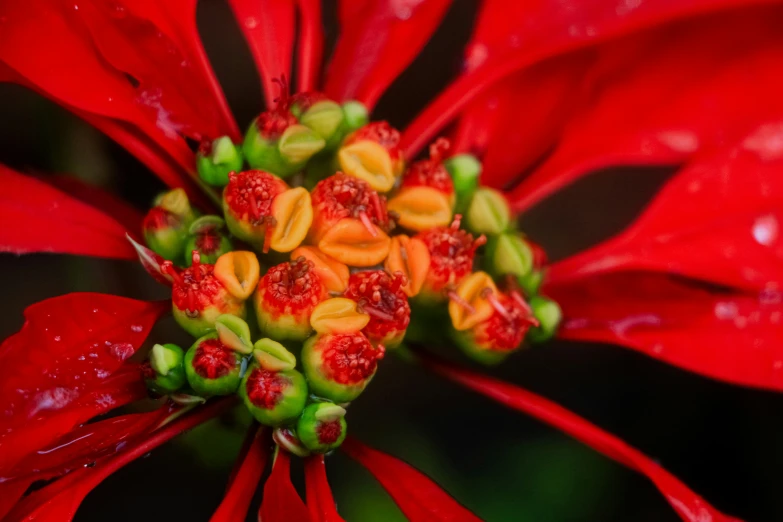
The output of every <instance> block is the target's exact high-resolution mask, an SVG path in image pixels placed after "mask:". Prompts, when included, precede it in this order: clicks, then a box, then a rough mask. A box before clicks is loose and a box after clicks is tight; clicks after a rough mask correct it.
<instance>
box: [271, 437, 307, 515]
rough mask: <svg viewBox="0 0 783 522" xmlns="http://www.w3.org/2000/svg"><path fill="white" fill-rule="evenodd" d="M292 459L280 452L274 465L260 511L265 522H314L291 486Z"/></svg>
mask: <svg viewBox="0 0 783 522" xmlns="http://www.w3.org/2000/svg"><path fill="white" fill-rule="evenodd" d="M290 459H291V457H290V456H289V455H288V453H286V452H285V451H284V450H279V451H278V452H277V455H276V457H275V462H274V464H273V465H272V473H271V474H270V475H269V478H268V479H267V480H266V484H265V485H264V498H263V500H262V501H261V509H259V510H258V520H263V522H312V519H311V518H310V513H309V512H308V511H307V507H306V506H305V504H304V502H302V499H301V497H300V496H299V493H297V492H296V488H294V485H293V484H291V477H290V469H291V460H290Z"/></svg>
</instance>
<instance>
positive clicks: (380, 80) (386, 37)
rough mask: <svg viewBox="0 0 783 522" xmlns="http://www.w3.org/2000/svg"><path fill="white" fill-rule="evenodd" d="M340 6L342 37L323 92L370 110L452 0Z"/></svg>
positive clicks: (348, 1) (350, 0) (344, 0)
mask: <svg viewBox="0 0 783 522" xmlns="http://www.w3.org/2000/svg"><path fill="white" fill-rule="evenodd" d="M342 4H357V5H350V7H342ZM340 5H341V7H340V15H341V18H340V26H341V32H340V37H339V39H338V40H337V46H336V47H335V51H334V55H333V56H332V60H331V62H330V63H329V72H328V75H327V82H326V87H325V92H326V93H327V94H328V95H330V96H331V97H333V98H335V99H338V100H349V99H355V100H359V101H360V102H362V103H364V104H365V105H367V107H369V108H372V107H373V106H374V105H375V103H376V102H377V101H378V99H379V98H380V97H381V95H382V94H383V92H384V91H385V90H386V88H387V87H388V86H389V85H390V84H391V83H392V81H394V79H395V78H397V76H399V74H400V73H401V72H402V71H403V70H405V68H406V67H407V66H408V65H409V64H410V63H411V62H412V61H413V59H414V58H415V57H416V55H418V53H419V51H420V50H421V49H422V48H423V47H424V45H425V44H426V43H427V41H428V40H429V39H430V36H432V34H433V33H434V32H435V29H436V28H437V27H438V25H439V24H440V21H441V19H442V18H443V16H444V15H445V14H446V10H447V9H448V7H449V6H450V5H451V0H402V1H397V2H391V1H379V2H355V0H341V2H340Z"/></svg>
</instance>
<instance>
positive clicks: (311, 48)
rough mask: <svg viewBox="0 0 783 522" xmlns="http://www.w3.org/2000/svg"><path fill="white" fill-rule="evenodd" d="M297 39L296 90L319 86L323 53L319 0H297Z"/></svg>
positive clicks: (311, 88) (304, 90) (310, 89)
mask: <svg viewBox="0 0 783 522" xmlns="http://www.w3.org/2000/svg"><path fill="white" fill-rule="evenodd" d="M296 5H297V8H298V10H299V25H300V29H299V41H298V42H297V51H298V60H297V61H298V63H297V89H296V90H297V92H310V91H314V90H316V89H317V88H318V87H319V81H318V79H319V76H320V74H321V60H322V59H323V54H324V49H323V47H324V34H323V33H324V30H323V26H322V23H321V0H297V1H296Z"/></svg>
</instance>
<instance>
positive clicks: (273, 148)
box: [242, 121, 326, 178]
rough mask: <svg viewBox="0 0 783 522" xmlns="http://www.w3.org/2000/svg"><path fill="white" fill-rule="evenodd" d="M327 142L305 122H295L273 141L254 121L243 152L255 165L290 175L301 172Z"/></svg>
mask: <svg viewBox="0 0 783 522" xmlns="http://www.w3.org/2000/svg"><path fill="white" fill-rule="evenodd" d="M325 145H326V142H325V141H324V139H323V138H322V137H320V136H319V135H318V134H316V133H315V132H314V131H312V130H311V129H308V128H307V127H305V126H304V125H291V126H290V127H288V128H287V129H286V130H285V131H284V132H283V134H282V135H281V136H280V138H279V139H274V140H269V139H267V138H265V137H263V136H262V135H261V133H260V132H259V130H258V126H257V125H256V122H255V121H253V122H252V123H251V124H250V127H249V128H248V130H247V133H246V134H245V140H244V141H243V143H242V151H243V152H244V155H245V158H246V159H247V163H248V164H249V165H250V166H251V167H252V168H254V169H261V170H265V171H267V172H271V173H272V174H276V175H277V176H280V177H281V178H286V177H288V176H291V175H292V174H295V173H297V172H299V171H301V170H302V169H303V168H304V166H305V165H306V164H307V161H308V160H309V159H310V158H312V157H313V156H314V155H315V154H317V153H318V152H320V151H321V150H322V149H323V148H324V146H325Z"/></svg>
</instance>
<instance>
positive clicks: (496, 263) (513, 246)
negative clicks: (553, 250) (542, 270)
mask: <svg viewBox="0 0 783 522" xmlns="http://www.w3.org/2000/svg"><path fill="white" fill-rule="evenodd" d="M484 264H485V268H486V270H487V271H488V272H490V273H491V274H492V275H494V276H496V277H499V276H503V275H506V274H512V275H514V276H516V277H518V278H519V277H523V276H525V275H527V274H529V273H530V271H531V270H532V269H533V251H532V250H531V248H530V246H529V245H528V244H527V243H526V242H525V240H524V239H522V238H521V237H519V236H518V235H516V234H511V233H505V234H500V235H498V236H490V238H489V241H487V254H486V256H485V257H484Z"/></svg>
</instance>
